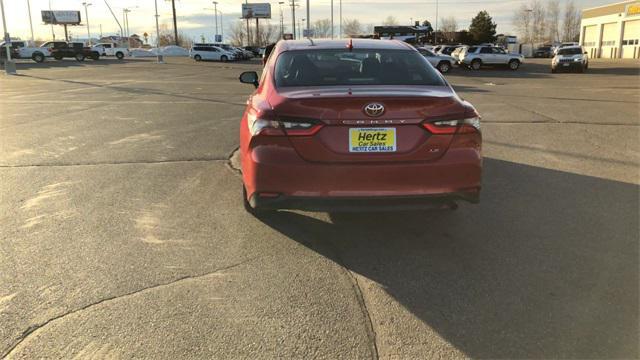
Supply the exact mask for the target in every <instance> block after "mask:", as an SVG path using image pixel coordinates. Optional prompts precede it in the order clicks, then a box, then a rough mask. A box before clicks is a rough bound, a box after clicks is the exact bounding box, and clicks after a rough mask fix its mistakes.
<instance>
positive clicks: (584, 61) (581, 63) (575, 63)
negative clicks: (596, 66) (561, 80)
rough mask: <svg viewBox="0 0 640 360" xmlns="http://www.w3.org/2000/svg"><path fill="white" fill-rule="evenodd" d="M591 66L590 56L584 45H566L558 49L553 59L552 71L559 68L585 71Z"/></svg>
mask: <svg viewBox="0 0 640 360" xmlns="http://www.w3.org/2000/svg"><path fill="white" fill-rule="evenodd" d="M588 68H589V57H588V56H587V52H586V51H584V48H583V47H582V46H566V47H563V48H560V49H558V52H557V53H556V54H555V56H554V57H553V59H552V60H551V72H552V73H555V72H557V71H558V70H569V71H573V70H577V71H578V72H581V73H582V72H585V71H587V69H588Z"/></svg>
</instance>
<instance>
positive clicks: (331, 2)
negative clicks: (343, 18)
mask: <svg viewBox="0 0 640 360" xmlns="http://www.w3.org/2000/svg"><path fill="white" fill-rule="evenodd" d="M331 38H332V39H333V0H331Z"/></svg>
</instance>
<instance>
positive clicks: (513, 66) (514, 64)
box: [509, 60, 520, 71]
mask: <svg viewBox="0 0 640 360" xmlns="http://www.w3.org/2000/svg"><path fill="white" fill-rule="evenodd" d="M519 67H520V61H518V60H511V61H509V69H511V70H513V71H516V70H518V68H519Z"/></svg>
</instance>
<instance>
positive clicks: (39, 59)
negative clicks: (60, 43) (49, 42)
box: [31, 52, 44, 63]
mask: <svg viewBox="0 0 640 360" xmlns="http://www.w3.org/2000/svg"><path fill="white" fill-rule="evenodd" d="M31 59H32V60H33V61H35V62H37V63H41V62H43V61H44V54H42V53H39V52H37V53H34V54H33V55H31Z"/></svg>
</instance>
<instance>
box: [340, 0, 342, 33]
mask: <svg viewBox="0 0 640 360" xmlns="http://www.w3.org/2000/svg"><path fill="white" fill-rule="evenodd" d="M340 38H341V39H342V0H340Z"/></svg>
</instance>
